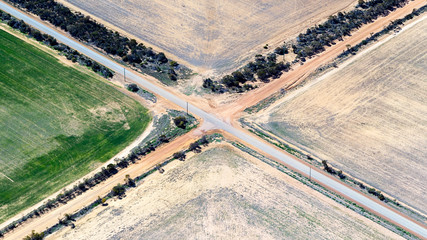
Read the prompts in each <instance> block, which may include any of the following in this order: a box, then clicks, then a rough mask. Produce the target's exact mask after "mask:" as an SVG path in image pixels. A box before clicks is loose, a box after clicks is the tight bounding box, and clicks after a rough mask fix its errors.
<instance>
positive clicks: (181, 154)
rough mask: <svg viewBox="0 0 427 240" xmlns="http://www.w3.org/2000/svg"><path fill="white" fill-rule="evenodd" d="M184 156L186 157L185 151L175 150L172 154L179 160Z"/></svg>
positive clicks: (183, 158)
mask: <svg viewBox="0 0 427 240" xmlns="http://www.w3.org/2000/svg"><path fill="white" fill-rule="evenodd" d="M185 157H186V155H185V153H184V152H183V151H181V152H176V153H174V154H173V158H175V159H178V160H180V161H184V160H185Z"/></svg>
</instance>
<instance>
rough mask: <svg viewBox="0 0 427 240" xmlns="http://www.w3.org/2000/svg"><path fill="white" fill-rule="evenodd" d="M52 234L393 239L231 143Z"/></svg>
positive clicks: (172, 169) (70, 236)
mask: <svg viewBox="0 0 427 240" xmlns="http://www.w3.org/2000/svg"><path fill="white" fill-rule="evenodd" d="M126 195H127V196H126V197H125V198H123V199H121V200H109V201H107V203H108V206H99V207H97V208H96V209H94V210H93V211H92V212H91V213H89V215H87V216H85V217H83V218H82V219H80V220H77V221H76V222H74V224H75V228H74V229H71V228H64V229H63V230H61V231H59V232H57V233H55V234H53V235H52V236H50V238H51V239H95V238H97V239H260V238H262V239H282V238H283V237H284V236H286V238H288V239H311V238H313V237H314V238H316V239H343V238H346V239H396V238H399V236H396V235H395V234H394V233H392V232H390V231H389V230H387V229H385V228H383V227H381V226H380V225H378V224H376V223H374V222H372V221H371V220H368V219H367V218H364V217H362V216H360V215H358V214H357V213H354V212H353V211H351V210H349V209H347V208H345V207H343V206H342V205H339V204H338V203H336V202H334V201H333V200H331V199H329V198H328V197H326V196H324V195H322V194H320V193H318V192H316V191H314V190H312V189H309V188H308V187H306V186H305V185H304V184H302V183H300V182H298V181H297V180H294V179H293V178H291V177H289V176H288V175H285V174H283V173H281V172H279V171H278V170H276V169H274V168H272V167H270V166H269V165H266V164H264V163H262V162H261V161H259V160H258V159H253V158H252V157H251V156H249V155H247V154H245V153H242V152H240V151H239V150H236V149H235V148H232V147H231V146H230V145H223V144H220V145H216V146H213V148H210V149H207V150H206V151H205V152H203V153H201V154H198V155H196V156H193V157H191V158H189V159H187V160H185V161H184V162H180V161H175V162H172V163H170V164H169V165H167V166H166V167H165V172H164V173H163V174H159V173H158V172H156V173H155V174H153V175H151V176H149V177H148V178H146V179H145V180H144V181H143V182H142V183H141V184H140V185H139V186H137V187H136V188H135V189H131V190H130V191H128V192H127V193H126Z"/></svg>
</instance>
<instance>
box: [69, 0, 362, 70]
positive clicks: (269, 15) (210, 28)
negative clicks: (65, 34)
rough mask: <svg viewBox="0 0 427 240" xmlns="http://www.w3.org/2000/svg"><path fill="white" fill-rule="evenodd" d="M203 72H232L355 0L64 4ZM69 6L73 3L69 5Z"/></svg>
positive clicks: (75, 0) (92, 0) (85, 0)
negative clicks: (256, 55) (269, 46)
mask: <svg viewBox="0 0 427 240" xmlns="http://www.w3.org/2000/svg"><path fill="white" fill-rule="evenodd" d="M61 2H65V3H70V4H72V5H74V6H75V7H77V8H80V9H82V10H84V11H86V12H88V13H89V14H91V15H93V16H95V17H97V18H98V19H101V20H103V21H105V22H107V23H109V24H112V25H114V26H115V27H118V28H119V29H122V30H124V31H126V32H128V33H130V34H132V35H134V36H136V37H137V38H140V39H141V40H143V41H145V42H147V43H148V44H149V45H151V46H156V47H158V48H160V49H161V50H163V51H166V52H169V53H171V54H173V55H175V56H177V57H178V58H180V59H182V60H184V61H185V62H188V63H189V64H190V65H193V66H195V67H197V68H201V69H217V70H227V69H232V68H234V67H235V66H236V65H238V64H239V63H241V62H242V61H243V60H245V59H247V58H248V57H251V58H252V57H253V56H254V55H255V52H254V51H252V50H254V49H255V51H259V50H262V46H263V45H264V44H266V43H268V44H270V45H275V44H278V43H281V42H282V41H283V40H285V39H289V38H290V37H291V36H294V35H295V34H298V33H299V32H301V31H303V30H304V29H306V28H307V27H309V26H312V25H314V24H316V23H318V22H319V21H320V20H323V19H324V18H326V17H328V16H329V15H331V14H333V13H335V12H338V11H340V10H342V9H344V8H346V7H348V6H349V5H350V4H352V3H353V2H355V1H354V0H323V1H314V0H287V1H275V0H262V1H261V0H246V1H241V0H240V1H225V0H221V1H210V0H202V1H192V0H178V1H160V0H152V1H142V0H123V1H116V0H105V1H98V0H61ZM67 5H68V4H67Z"/></svg>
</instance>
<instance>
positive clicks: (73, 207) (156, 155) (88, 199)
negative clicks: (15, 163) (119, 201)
mask: <svg viewBox="0 0 427 240" xmlns="http://www.w3.org/2000/svg"><path fill="white" fill-rule="evenodd" d="M199 137H200V136H198V133H197V131H196V130H193V131H191V132H189V133H187V134H185V135H183V136H180V137H178V138H176V139H175V140H174V141H173V142H170V143H168V144H166V145H163V146H161V147H159V148H158V149H157V150H156V151H155V152H153V153H152V154H150V155H148V156H146V157H144V158H142V159H141V160H139V161H138V162H137V163H135V164H133V165H131V166H129V167H128V168H126V169H124V170H122V171H119V172H118V173H117V174H116V175H114V176H112V177H111V178H109V179H107V180H106V181H104V182H102V183H100V184H98V185H96V186H95V187H93V188H92V189H90V190H88V191H87V192H85V193H84V194H82V195H80V196H78V197H76V198H75V199H73V200H71V201H70V202H68V203H67V204H65V205H62V206H60V207H58V208H56V209H54V210H52V211H51V212H49V213H47V214H44V215H42V216H41V217H39V218H36V219H32V220H30V221H29V222H26V223H25V224H24V225H22V226H20V227H19V228H17V229H16V230H14V231H12V232H11V233H9V234H7V236H6V237H7V239H22V238H24V237H25V236H26V235H28V234H29V233H31V231H32V230H35V231H36V232H41V231H44V230H45V229H46V228H49V227H51V226H53V225H55V224H56V223H58V219H60V218H63V217H64V214H67V213H73V212H76V211H78V210H80V209H82V208H83V207H84V206H87V205H89V204H90V203H92V202H94V201H95V200H97V199H98V196H101V197H102V196H105V195H106V194H108V193H109V192H110V191H111V189H112V188H113V187H114V186H115V185H117V184H118V183H120V184H123V183H124V179H125V178H126V175H128V174H129V175H130V177H131V178H135V177H137V176H140V175H141V174H143V173H144V172H146V171H147V170H149V169H151V168H152V167H154V166H155V165H156V164H158V163H161V162H162V161H164V160H165V159H166V158H168V157H170V156H172V154H173V153H175V152H177V151H179V150H182V149H185V148H186V147H188V146H189V145H190V143H192V142H194V141H195V140H196V139H198V138H199Z"/></svg>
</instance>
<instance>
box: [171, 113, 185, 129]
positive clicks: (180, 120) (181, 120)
mask: <svg viewBox="0 0 427 240" xmlns="http://www.w3.org/2000/svg"><path fill="white" fill-rule="evenodd" d="M173 122H174V123H175V125H176V126H177V127H179V128H182V129H185V128H186V127H187V119H186V118H185V117H184V116H179V117H176V118H174V119H173Z"/></svg>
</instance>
